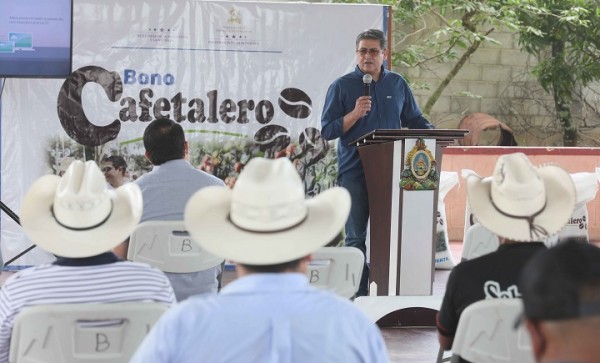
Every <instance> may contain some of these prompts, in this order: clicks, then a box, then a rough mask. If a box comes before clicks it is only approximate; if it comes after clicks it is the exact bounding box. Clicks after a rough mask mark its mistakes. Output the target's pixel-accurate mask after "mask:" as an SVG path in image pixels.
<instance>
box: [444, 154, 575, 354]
mask: <svg viewBox="0 0 600 363" xmlns="http://www.w3.org/2000/svg"><path fill="white" fill-rule="evenodd" d="M467 196H468V202H469V204H470V206H471V211H472V213H473V214H474V215H475V217H477V220H478V221H479V223H481V224H482V225H483V226H484V227H486V228H487V229H489V230H490V231H492V232H493V233H495V234H496V235H498V237H499V239H500V243H501V245H500V247H499V248H498V250H497V251H495V252H492V253H490V254H487V255H484V256H481V257H478V258H475V259H472V260H468V261H464V262H461V263H460V264H458V265H457V266H456V267H454V269H453V270H452V272H451V273H450V277H449V278H448V283H447V286H446V294H445V295H444V300H443V302H442V306H441V308H440V311H439V313H438V316H437V328H438V338H439V341H440V345H441V347H442V348H443V349H445V350H448V349H451V348H452V341H453V339H454V335H455V333H456V329H457V327H458V321H459V319H460V315H461V313H462V312H463V310H464V309H465V308H466V307H467V306H469V305H470V304H472V303H474V302H476V301H479V300H483V299H494V298H517V297H520V296H521V295H520V293H519V290H518V287H517V281H518V279H519V275H520V273H521V270H522V269H523V267H524V266H525V264H526V262H527V261H528V260H529V259H530V257H532V256H533V255H534V254H536V253H537V252H539V251H541V250H544V249H545V245H544V244H543V243H542V242H539V241H542V240H544V239H546V238H547V237H549V236H551V235H553V234H555V233H558V232H559V231H560V229H561V228H562V227H563V226H564V225H565V224H566V223H567V221H568V218H569V216H570V215H571V213H572V212H573V209H574V207H575V186H574V184H573V181H572V179H571V176H570V175H569V174H568V173H567V172H566V171H565V170H564V169H562V168H560V167H559V166H556V165H543V166H539V167H537V168H536V167H534V166H533V165H531V162H530V161H529V159H528V158H527V156H525V155H524V154H522V153H514V154H508V155H502V156H500V158H499V159H498V161H497V163H496V166H495V168H494V173H493V175H492V176H491V177H487V178H481V177H479V176H477V175H469V176H468V177H467ZM522 242H528V243H522ZM463 361H464V360H463Z"/></svg>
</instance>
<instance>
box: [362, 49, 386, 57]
mask: <svg viewBox="0 0 600 363" xmlns="http://www.w3.org/2000/svg"><path fill="white" fill-rule="evenodd" d="M381 52H382V50H381V49H377V48H371V49H367V48H360V49H357V50H356V53H358V54H360V55H361V56H363V57H364V56H365V55H367V53H368V54H369V55H370V56H371V57H377V56H378V55H379V54H381Z"/></svg>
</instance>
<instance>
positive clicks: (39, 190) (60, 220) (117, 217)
mask: <svg viewBox="0 0 600 363" xmlns="http://www.w3.org/2000/svg"><path fill="white" fill-rule="evenodd" d="M142 209H143V203H142V193H141V191H140V189H139V187H138V186H137V185H136V184H133V183H129V184H125V185H123V186H121V187H120V188H117V189H115V190H108V189H107V188H106V180H105V179H104V175H103V174H102V172H101V171H100V169H99V168H98V165H96V163H94V162H93V161H87V162H86V163H83V162H82V161H79V160H76V161H73V163H72V164H71V165H70V166H69V168H68V169H67V171H66V173H65V175H64V176H63V177H62V178H61V177H58V176H56V175H45V176H43V177H41V178H39V179H38V180H37V181H35V182H34V183H33V185H32V186H31V188H29V190H28V191H27V193H26V194H25V199H24V200H23V205H22V207H21V225H22V227H23V230H24V231H25V234H26V235H27V236H28V237H29V238H30V239H31V240H32V241H33V242H34V243H35V244H37V245H38V246H40V247H41V248H43V249H44V250H46V251H48V252H51V253H53V254H55V255H58V256H63V257H90V256H95V255H98V254H100V253H103V252H107V251H110V250H111V249H112V248H113V247H115V246H117V245H118V244H119V243H121V242H123V241H124V240H125V239H126V238H127V237H128V236H129V235H130V234H131V232H132V231H133V229H134V228H135V227H136V226H137V224H138V223H139V221H140V218H141V216H142Z"/></svg>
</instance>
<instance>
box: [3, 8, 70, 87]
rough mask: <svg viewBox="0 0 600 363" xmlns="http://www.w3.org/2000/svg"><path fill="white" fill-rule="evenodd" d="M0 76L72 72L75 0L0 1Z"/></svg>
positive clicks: (58, 76)
mask: <svg viewBox="0 0 600 363" xmlns="http://www.w3.org/2000/svg"><path fill="white" fill-rule="evenodd" d="M0 9H2V11H0V77H57V78H62V77H67V76H68V75H69V74H70V73H71V53H72V52H71V28H72V19H71V17H72V0H52V1H48V0H0Z"/></svg>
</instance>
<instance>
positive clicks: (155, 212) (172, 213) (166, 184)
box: [121, 118, 225, 301]
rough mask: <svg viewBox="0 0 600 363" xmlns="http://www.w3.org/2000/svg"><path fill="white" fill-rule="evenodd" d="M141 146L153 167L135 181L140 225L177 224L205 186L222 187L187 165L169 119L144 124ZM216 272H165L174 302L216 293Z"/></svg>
mask: <svg viewBox="0 0 600 363" xmlns="http://www.w3.org/2000/svg"><path fill="white" fill-rule="evenodd" d="M144 147H145V148H146V158H147V159H148V160H149V161H150V162H151V163H152V165H153V168H152V171H151V172H149V173H148V174H146V175H144V176H142V177H141V178H139V179H137V180H136V181H135V183H136V184H137V185H139V187H140V189H141V190H142V195H143V197H144V213H143V214H142V219H141V221H142V222H145V221H174V220H175V221H177V220H179V221H181V220H183V210H184V208H185V205H186V203H187V202H188V200H189V199H190V197H191V196H192V195H193V194H194V193H195V192H197V191H198V190H200V189H202V188H204V187H208V186H220V187H223V188H224V187H225V183H224V182H223V181H222V180H221V179H219V178H217V177H215V176H213V175H210V174H208V173H205V172H203V171H200V170H198V169H195V168H194V167H193V166H192V165H191V164H190V163H189V161H188V160H187V159H188V153H189V146H188V143H187V141H185V135H184V133H183V128H182V127H181V125H179V124H178V123H176V122H175V121H173V120H170V119H166V118H163V119H156V120H154V121H152V122H151V123H150V124H148V126H147V127H146V130H145V131H144ZM165 243H166V241H165ZM121 253H122V254H124V255H125V256H126V255H127V253H126V252H121ZM220 273H221V266H217V267H213V268H209V269H207V270H204V271H198V272H191V273H169V272H166V273H165V275H167V277H168V278H169V280H170V281H171V284H172V285H173V289H174V290H175V295H176V297H177V301H182V300H184V299H187V298H188V297H189V296H191V295H197V294H203V293H216V292H217V289H218V280H217V278H218V276H219V274H220Z"/></svg>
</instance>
